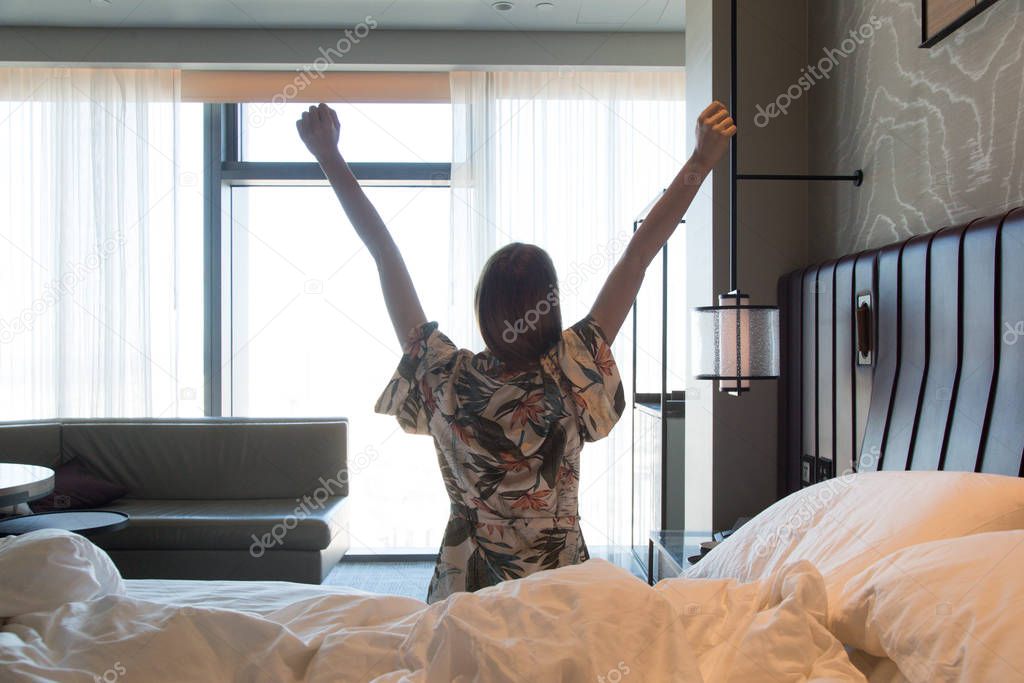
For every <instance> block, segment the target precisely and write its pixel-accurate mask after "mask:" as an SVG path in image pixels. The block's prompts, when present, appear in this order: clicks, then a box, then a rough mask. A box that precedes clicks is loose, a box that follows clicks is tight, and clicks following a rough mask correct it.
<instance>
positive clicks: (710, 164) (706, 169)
mask: <svg viewBox="0 0 1024 683" xmlns="http://www.w3.org/2000/svg"><path fill="white" fill-rule="evenodd" d="M735 134H736V125H735V124H734V123H733V120H732V117H731V116H730V115H729V112H728V110H726V108H725V107H724V106H723V105H722V104H721V103H720V102H712V103H711V104H710V105H709V106H708V108H707V109H705V110H704V111H703V112H702V113H701V115H700V116H698V117H697V146H696V149H695V150H694V152H693V156H691V157H690V160H689V161H687V162H686V165H685V166H683V168H682V170H681V171H679V174H678V175H676V177H675V180H673V181H672V184H671V185H669V186H668V189H667V190H666V191H665V194H663V195H662V196H661V198H660V199H659V200H658V201H657V203H655V205H654V207H653V208H652V209H651V211H650V213H648V214H647V216H646V217H645V218H644V221H643V223H641V224H640V227H638V228H637V230H636V232H635V233H633V238H632V239H631V240H630V241H629V245H628V246H627V247H626V251H625V252H624V253H623V254H622V256H621V258H619V261H618V263H616V264H615V267H614V268H612V272H611V273H609V275H608V279H607V280H606V281H605V283H604V286H603V287H602V288H601V291H600V293H598V295H597V300H596V301H595V302H594V306H593V308H591V309H590V315H591V317H593V318H594V320H595V321H596V322H597V324H598V326H600V328H601V329H602V330H603V331H604V333H605V335H606V336H607V337H608V342H609V343H611V342H612V341H613V340H614V339H615V336H616V335H617V334H618V333H619V328H621V327H622V323H623V321H624V320H625V319H626V316H627V315H628V314H629V309H630V308H631V307H632V306H633V300H634V299H636V295H637V293H638V292H639V291H640V285H641V284H643V281H644V273H645V272H646V271H647V266H649V265H650V264H651V261H653V260H654V257H655V256H657V255H658V252H659V251H661V248H662V247H663V246H665V243H666V242H667V241H668V238H669V237H671V236H672V233H673V232H675V229H676V226H678V225H679V221H681V220H682V218H683V215H684V214H685V213H686V210H687V209H689V208H690V203H691V202H692V201H693V198H694V197H695V196H697V190H699V189H700V186H701V184H702V183H703V182H704V178H706V177H707V175H708V173H710V172H711V169H712V168H714V166H715V164H717V163H718V160H719V159H721V158H722V155H723V154H724V153H725V150H726V149H728V147H729V138H731V137H732V136H733V135H735Z"/></svg>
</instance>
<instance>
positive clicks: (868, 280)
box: [853, 251, 878, 468]
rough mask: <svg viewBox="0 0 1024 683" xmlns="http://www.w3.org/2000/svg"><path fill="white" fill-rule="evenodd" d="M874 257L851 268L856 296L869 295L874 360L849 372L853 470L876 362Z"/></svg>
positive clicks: (861, 443)
mask: <svg viewBox="0 0 1024 683" xmlns="http://www.w3.org/2000/svg"><path fill="white" fill-rule="evenodd" d="M877 262H878V255H877V253H876V252H873V251H872V252H868V253H864V254H860V255H858V256H857V262H856V264H855V265H854V267H853V289H854V293H855V294H856V295H860V294H865V293H867V294H870V295H871V316H872V318H871V348H872V349H875V350H876V351H875V352H874V357H873V359H872V361H873V362H872V363H871V364H870V365H857V366H854V371H853V398H854V402H853V408H854V415H853V420H854V429H855V434H856V439H857V441H856V443H855V444H854V449H853V453H854V456H855V457H856V458H857V460H858V462H857V467H858V468H859V467H860V455H861V453H862V452H863V450H864V435H865V433H866V431H867V426H868V411H869V409H870V407H871V386H872V384H873V382H874V376H875V365H876V364H877V362H878V353H877V349H878V291H877V290H878V287H877V282H876V280H877V276H878V272H877V269H876V266H877Z"/></svg>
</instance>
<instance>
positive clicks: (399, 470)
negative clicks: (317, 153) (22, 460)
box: [207, 103, 452, 554]
mask: <svg viewBox="0 0 1024 683" xmlns="http://www.w3.org/2000/svg"><path fill="white" fill-rule="evenodd" d="M207 106H208V107H209V114H208V115H209V117H210V118H211V119H212V120H217V119H219V123H220V126H219V128H220V131H221V132H222V134H223V136H224V143H226V144H223V145H221V147H222V148H223V149H225V150H226V151H227V154H225V158H223V159H221V164H220V167H221V173H220V174H219V175H220V178H219V180H218V179H217V178H211V179H210V180H211V182H212V183H213V184H214V185H219V193H218V194H219V196H220V198H221V202H222V206H221V210H220V212H219V215H220V216H221V221H220V223H221V225H220V226H219V236H220V253H221V255H222V259H221V260H220V271H221V272H220V277H219V278H218V280H219V282H220V283H221V287H220V289H221V291H220V292H210V296H211V297H215V298H216V300H217V301H220V302H221V311H220V319H221V321H222V323H221V327H220V329H221V340H220V345H219V346H220V348H221V349H222V351H221V355H222V357H221V359H220V363H219V367H220V368H221V372H220V375H221V377H220V392H219V393H220V397H219V405H220V406H221V410H222V413H223V414H225V415H234V416H246V417H316V416H343V417H347V418H348V419H349V420H350V431H349V468H350V476H351V482H352V486H351V494H350V501H349V504H350V505H351V506H352V510H351V516H350V520H351V527H350V534H351V537H352V547H353V550H354V551H355V552H364V553H366V552H369V553H374V554H376V553H389V552H425V551H426V552H434V551H436V549H437V547H438V546H439V545H440V542H441V534H442V533H443V531H444V526H445V524H444V523H445V520H446V519H447V515H448V505H449V504H448V499H447V496H446V495H445V490H444V486H443V485H442V483H441V478H440V474H439V472H438V469H437V464H436V463H437V461H436V457H435V455H434V449H433V444H432V442H431V441H430V440H429V439H424V438H422V437H416V436H411V435H408V434H405V433H404V432H402V430H401V428H400V427H399V426H398V424H397V423H396V421H395V420H394V419H393V418H391V417H387V416H382V415H376V414H375V413H374V412H373V404H374V400H375V398H376V396H377V394H378V393H379V392H380V391H381V390H382V389H383V388H384V386H385V384H386V383H387V381H388V379H389V378H390V374H391V372H393V371H394V369H395V367H397V364H398V360H399V358H400V350H399V346H398V344H397V343H396V340H395V339H394V334H393V332H392V327H391V322H390V320H389V318H388V315H387V311H386V309H385V307H384V300H383V296H382V295H381V293H380V288H379V286H378V278H377V272H376V268H375V266H374V263H373V260H372V259H371V258H370V256H369V255H368V254H367V253H366V249H365V248H364V247H363V244H362V242H361V241H360V240H359V238H358V236H357V235H356V234H355V231H354V230H353V229H352V227H351V225H350V224H349V223H348V221H347V219H346V217H345V214H344V212H343V211H342V209H341V207H340V206H339V205H338V201H337V199H336V198H335V196H334V193H333V191H332V190H331V189H330V187H329V186H328V185H327V183H326V181H325V180H323V178H322V176H321V174H320V171H319V169H318V168H317V167H316V165H315V164H314V163H313V162H312V159H311V157H310V156H309V153H308V152H307V151H306V149H305V148H304V146H303V145H302V142H301V141H300V140H299V138H298V135H297V134H296V131H295V124H294V122H295V120H296V118H298V116H300V115H301V113H302V111H303V110H304V109H306V108H307V107H308V105H301V104H294V105H293V104H289V105H284V106H276V105H263V104H247V105H237V106H236V105H207ZM336 109H337V110H338V114H339V118H340V119H341V122H342V133H341V136H342V142H341V149H342V151H343V153H344V154H345V157H346V160H348V161H349V162H350V163H351V164H352V166H353V169H354V171H355V172H356V174H357V176H358V177H360V180H361V182H362V184H363V185H364V187H365V189H366V192H367V194H368V195H369V197H370V200H371V201H372V202H373V203H374V205H375V206H376V207H377V209H378V211H380V213H381V216H382V218H383V219H384V221H385V223H387V225H388V227H389V228H390V229H391V231H392V234H393V235H394V237H395V239H396V241H397V242H398V244H399V246H400V247H401V249H402V253H403V255H404V257H405V259H406V261H407V265H408V267H409V270H410V272H411V274H412V276H413V279H414V281H415V282H416V284H417V291H418V293H419V295H420V299H421V300H422V303H423V306H424V310H425V311H427V315H428V316H429V317H430V318H431V319H438V320H439V321H440V322H441V323H442V325H444V324H446V320H445V318H446V317H447V314H448V299H449V292H448V279H447V278H444V277H441V278H439V277H437V273H438V272H447V270H448V261H447V260H448V258H449V253H450V249H449V245H448V240H449V235H450V231H449V230H448V224H449V220H450V206H449V202H450V190H449V187H448V178H449V176H450V163H449V162H450V158H451V148H452V145H451V107H450V106H449V105H447V104H443V105H442V104H416V103H411V104H343V105H336ZM233 149H235V150H238V152H237V154H235V155H232V154H231V150H233ZM232 156H237V157H238V158H236V159H233V158H231V157H232ZM216 190H217V188H215V187H213V186H211V187H210V190H209V191H210V192H216ZM211 398H212V399H213V400H214V401H217V400H218V398H217V397H216V396H211Z"/></svg>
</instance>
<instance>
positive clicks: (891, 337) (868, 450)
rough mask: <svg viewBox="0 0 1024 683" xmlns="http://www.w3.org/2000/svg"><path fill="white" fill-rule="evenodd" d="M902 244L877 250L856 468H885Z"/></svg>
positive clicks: (897, 334) (894, 371)
mask: <svg viewBox="0 0 1024 683" xmlns="http://www.w3.org/2000/svg"><path fill="white" fill-rule="evenodd" d="M902 252H903V245H902V244H896V245H892V246H889V247H885V248H884V249H882V250H881V251H880V252H879V254H878V274H877V283H878V284H877V287H878V289H877V292H878V294H877V296H876V302H875V308H876V309H877V311H878V313H877V314H876V318H875V320H876V322H877V327H878V331H877V333H876V337H875V339H876V352H875V374H874V377H873V378H872V383H871V403H870V406H869V408H868V423H867V427H866V429H865V433H864V444H863V446H862V448H861V454H860V467H859V470H877V469H887V465H886V462H885V459H886V458H885V440H886V437H887V436H888V432H889V419H890V417H891V415H892V397H893V393H894V391H895V389H896V378H897V376H898V373H899V368H900V304H899V291H900V256H901V255H902Z"/></svg>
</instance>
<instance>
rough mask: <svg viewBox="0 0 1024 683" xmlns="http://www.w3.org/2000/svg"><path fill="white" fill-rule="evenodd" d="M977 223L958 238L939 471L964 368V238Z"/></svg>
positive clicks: (944, 466) (945, 451) (947, 442)
mask: <svg viewBox="0 0 1024 683" xmlns="http://www.w3.org/2000/svg"><path fill="white" fill-rule="evenodd" d="M976 222H977V221H971V222H970V223H969V224H968V225H967V226H966V227H964V229H962V230H961V231H960V235H959V236H958V237H957V247H956V249H957V251H956V370H955V371H954V372H953V387H952V388H951V389H950V392H949V410H947V411H946V428H945V430H943V433H942V448H941V449H940V450H939V465H938V469H939V470H944V469H946V453H947V451H948V449H949V435H950V434H951V433H952V431H953V418H954V416H955V415H956V402H957V398H958V397H959V394H960V375H961V373H962V372H963V367H964V241H965V240H964V238H965V237H966V236H967V231H968V230H969V229H970V227H971V226H972V225H974V223H976Z"/></svg>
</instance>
